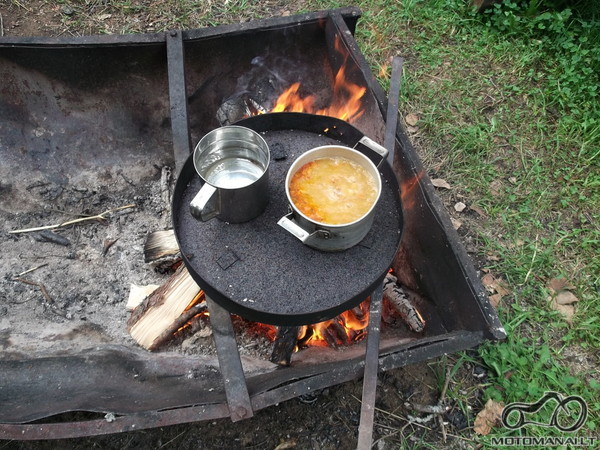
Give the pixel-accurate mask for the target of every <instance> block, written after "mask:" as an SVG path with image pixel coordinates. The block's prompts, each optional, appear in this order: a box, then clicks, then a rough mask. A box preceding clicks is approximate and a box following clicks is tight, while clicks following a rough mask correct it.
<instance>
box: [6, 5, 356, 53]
mask: <svg viewBox="0 0 600 450" xmlns="http://www.w3.org/2000/svg"><path fill="white" fill-rule="evenodd" d="M331 13H336V14H339V15H340V16H342V17H344V19H345V20H346V21H347V26H349V27H350V28H352V29H354V27H355V25H356V21H357V20H358V18H359V17H360V16H361V14H362V12H361V10H360V9H359V8H357V7H352V6H349V7H344V8H337V9H332V10H322V11H315V12H310V13H304V14H295V15H290V16H286V17H272V18H268V19H258V20H252V21H249V22H244V23H235V24H229V25H217V26H214V27H213V26H211V27H205V28H197V29H192V30H183V31H181V33H182V36H183V39H184V40H188V39H189V40H196V39H207V38H212V37H221V36H234V35H236V34H243V33H247V32H251V31H256V30H269V29H278V28H285V27H289V26H298V25H302V24H307V23H314V22H318V21H321V20H325V19H326V18H327V17H328V16H329V15H330V14H331ZM170 31H171V30H167V31H165V32H158V33H140V34H108V35H89V36H58V37H51V36H25V37H23V36H19V37H12V36H2V37H0V48H2V47H15V46H19V47H28V46H30V47H40V46H48V47H91V46H114V45H151V44H164V43H165V39H166V35H167V34H168V33H170Z"/></svg>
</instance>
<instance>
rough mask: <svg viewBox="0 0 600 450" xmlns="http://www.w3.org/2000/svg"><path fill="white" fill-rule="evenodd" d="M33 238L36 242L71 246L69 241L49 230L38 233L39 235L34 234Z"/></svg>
mask: <svg viewBox="0 0 600 450" xmlns="http://www.w3.org/2000/svg"><path fill="white" fill-rule="evenodd" d="M33 238H34V239H35V240H36V241H38V242H52V243H53V244H58V245H63V246H65V247H68V246H69V245H71V241H69V240H68V239H67V238H66V237H64V236H61V235H60V234H58V233H55V232H54V231H50V230H43V231H40V232H39V233H36V234H35V235H34V237H33Z"/></svg>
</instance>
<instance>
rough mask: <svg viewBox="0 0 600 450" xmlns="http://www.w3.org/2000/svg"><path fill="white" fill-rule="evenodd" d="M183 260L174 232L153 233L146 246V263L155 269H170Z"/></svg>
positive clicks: (147, 239) (149, 235)
mask: <svg viewBox="0 0 600 450" xmlns="http://www.w3.org/2000/svg"><path fill="white" fill-rule="evenodd" d="M180 260H181V254H180V253H179V245H178V244H177V239H176V238H175V232H174V231H173V230H162V231H153V232H152V233H150V234H148V237H147V238H146V243H145V244H144V262H146V263H150V264H151V265H152V266H154V267H159V268H170V267H172V266H173V265H174V264H175V263H177V262H179V261H180Z"/></svg>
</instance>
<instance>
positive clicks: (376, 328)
mask: <svg viewBox="0 0 600 450" xmlns="http://www.w3.org/2000/svg"><path fill="white" fill-rule="evenodd" d="M382 300H383V284H382V285H380V286H379V287H377V288H376V289H375V290H374V291H373V293H372V294H371V304H370V307H369V332H368V334H367V350H366V352H365V372H364V375H363V391H362V406H361V408H360V425H359V426H358V445H357V446H356V448H357V449H359V450H362V449H370V448H371V442H372V440H373V422H374V418H375V397H376V394H377V372H378V369H379V336H380V330H381V303H382Z"/></svg>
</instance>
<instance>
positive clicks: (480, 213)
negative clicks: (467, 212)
mask: <svg viewBox="0 0 600 450" xmlns="http://www.w3.org/2000/svg"><path fill="white" fill-rule="evenodd" d="M471 209H472V210H473V211H475V212H476V213H477V214H479V215H480V216H481V217H483V218H484V219H486V218H487V215H486V214H485V212H484V211H483V209H481V208H480V207H479V206H474V205H473V206H471Z"/></svg>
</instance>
